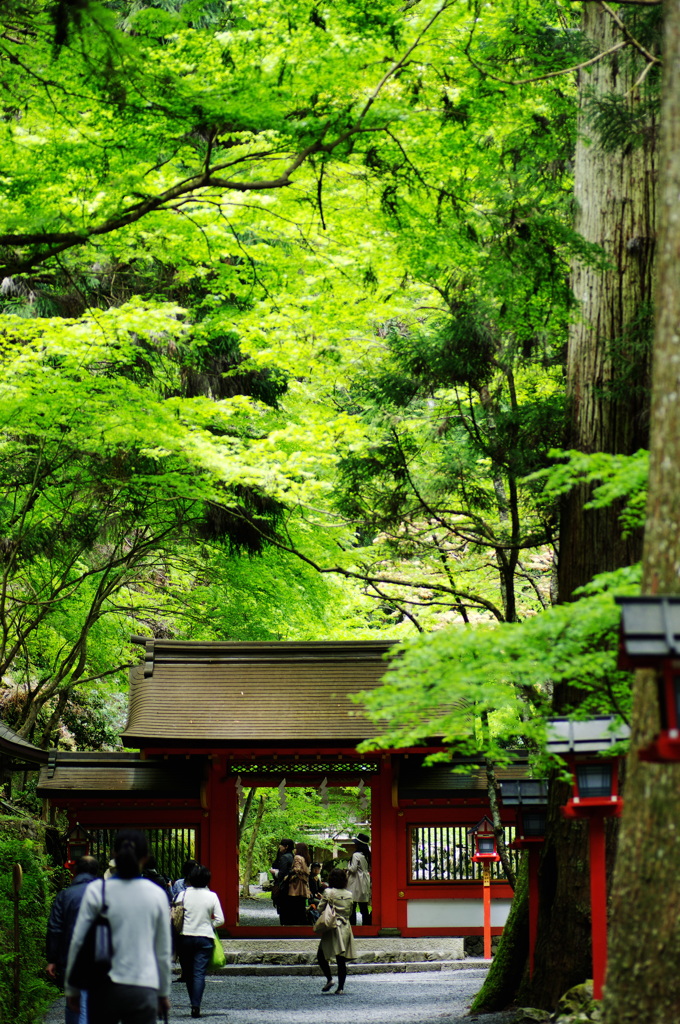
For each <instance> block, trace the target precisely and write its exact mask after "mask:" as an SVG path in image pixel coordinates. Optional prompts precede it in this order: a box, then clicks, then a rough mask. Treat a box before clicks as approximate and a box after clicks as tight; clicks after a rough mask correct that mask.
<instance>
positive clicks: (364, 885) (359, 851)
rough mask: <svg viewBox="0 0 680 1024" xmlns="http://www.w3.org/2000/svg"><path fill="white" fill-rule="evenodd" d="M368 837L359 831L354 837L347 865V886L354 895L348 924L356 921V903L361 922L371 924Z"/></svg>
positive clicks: (369, 850)
mask: <svg viewBox="0 0 680 1024" xmlns="http://www.w3.org/2000/svg"><path fill="white" fill-rule="evenodd" d="M369 842H370V838H369V837H368V836H367V835H366V834H365V833H364V832H359V834H358V835H357V836H355V838H354V853H353V854H352V856H351V858H350V862H349V864H348V865H347V888H348V889H349V891H350V892H351V893H352V896H353V897H354V907H353V908H352V914H351V917H350V919H349V923H350V924H354V925H355V924H356V923H357V903H358V904H359V909H360V910H361V923H362V924H371V921H372V918H371V914H370V912H369V909H368V904H369V903H370V901H371V848H370V846H369V845H368V844H369Z"/></svg>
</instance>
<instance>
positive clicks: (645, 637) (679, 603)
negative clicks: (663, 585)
mask: <svg viewBox="0 0 680 1024" xmlns="http://www.w3.org/2000/svg"><path fill="white" fill-rule="evenodd" d="M616 603H617V604H618V605H619V606H620V607H621V628H620V634H619V658H618V667H619V668H622V669H628V670H629V671H631V672H632V671H634V670H635V669H636V668H649V669H653V670H654V671H655V673H656V685H657V694H658V702H659V720H660V723H661V729H660V731H659V733H658V734H657V735H656V736H655V737H654V739H653V740H652V742H651V743H650V744H649V745H648V746H646V747H644V748H643V749H642V750H640V751H639V753H638V756H639V757H640V759H641V760H643V761H680V597H617V598H616Z"/></svg>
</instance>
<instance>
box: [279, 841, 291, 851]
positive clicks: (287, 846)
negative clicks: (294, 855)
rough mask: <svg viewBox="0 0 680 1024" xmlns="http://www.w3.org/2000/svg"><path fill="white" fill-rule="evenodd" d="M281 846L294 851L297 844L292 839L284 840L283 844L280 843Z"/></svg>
mask: <svg viewBox="0 0 680 1024" xmlns="http://www.w3.org/2000/svg"><path fill="white" fill-rule="evenodd" d="M279 846H285V848H286V850H292V849H293V847H294V846H295V843H294V842H293V840H292V839H282V840H281V842H280V843H279Z"/></svg>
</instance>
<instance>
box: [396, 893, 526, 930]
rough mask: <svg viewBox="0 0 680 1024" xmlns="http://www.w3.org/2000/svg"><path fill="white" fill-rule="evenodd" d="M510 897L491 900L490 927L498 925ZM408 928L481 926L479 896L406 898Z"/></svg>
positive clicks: (482, 908) (506, 908)
mask: <svg viewBox="0 0 680 1024" xmlns="http://www.w3.org/2000/svg"><path fill="white" fill-rule="evenodd" d="M510 903H511V900H494V899H492V900H491V927H492V928H502V927H503V926H504V925H505V922H506V921H507V919H508V914H509V913H510ZM407 908H408V913H407V922H408V927H409V928H483V927H484V904H483V902H482V900H481V899H480V900H408V904H407Z"/></svg>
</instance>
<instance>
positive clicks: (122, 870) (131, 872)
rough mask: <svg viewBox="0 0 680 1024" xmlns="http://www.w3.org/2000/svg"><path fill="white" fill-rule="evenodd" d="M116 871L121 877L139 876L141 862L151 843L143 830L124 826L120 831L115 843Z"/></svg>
mask: <svg viewBox="0 0 680 1024" xmlns="http://www.w3.org/2000/svg"><path fill="white" fill-rule="evenodd" d="M113 852H114V854H115V861H116V873H117V875H118V877H119V878H138V877H139V874H140V867H139V862H140V861H141V860H142V859H143V858H144V857H146V855H147V854H148V852H149V844H148V843H147V841H146V836H145V835H144V833H143V832H139V831H137V829H133V828H124V829H121V831H120V832H119V833H118V835H117V836H116V838H115V841H114V844H113Z"/></svg>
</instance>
